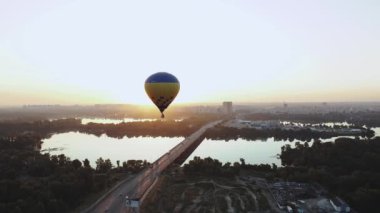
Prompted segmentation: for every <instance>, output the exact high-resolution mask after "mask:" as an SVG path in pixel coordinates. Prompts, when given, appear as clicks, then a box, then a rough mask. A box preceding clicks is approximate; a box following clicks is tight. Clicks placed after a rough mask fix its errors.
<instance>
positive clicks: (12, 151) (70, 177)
mask: <svg viewBox="0 0 380 213" xmlns="http://www.w3.org/2000/svg"><path fill="white" fill-rule="evenodd" d="M39 143H40V138H39V137H35V136H30V135H23V136H17V137H13V138H8V137H0V171H1V172H0V212H2V213H8V212H9V213H18V212H31V213H34V212H35V213H44V212H49V213H50V212H68V211H70V210H73V209H74V208H76V207H77V206H79V205H80V204H81V202H83V200H84V199H85V198H86V197H87V196H88V195H90V194H93V193H96V192H99V191H102V190H105V189H106V188H108V187H110V186H111V185H113V184H114V183H115V182H116V181H117V180H118V179H119V178H120V176H121V173H124V176H125V173H126V172H138V171H141V170H142V169H144V168H145V167H147V166H148V165H149V163H148V162H146V161H141V160H130V161H127V162H123V163H122V165H121V166H120V165H119V162H118V165H117V167H116V168H115V167H114V165H112V163H111V161H110V160H109V159H106V160H103V159H101V158H100V159H98V160H97V161H96V168H95V169H94V168H92V167H91V166H90V162H89V161H88V160H87V159H85V160H84V161H83V162H82V161H80V160H78V159H75V160H71V159H70V158H68V157H66V156H65V155H58V156H56V155H53V156H50V155H48V154H44V155H42V154H40V153H39V152H38V151H34V148H33V147H34V144H39Z"/></svg>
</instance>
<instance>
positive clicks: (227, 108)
mask: <svg viewBox="0 0 380 213" xmlns="http://www.w3.org/2000/svg"><path fill="white" fill-rule="evenodd" d="M222 109H223V113H224V114H232V112H233V110H232V102H231V101H225V102H223V108H222Z"/></svg>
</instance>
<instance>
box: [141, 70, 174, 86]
mask: <svg viewBox="0 0 380 213" xmlns="http://www.w3.org/2000/svg"><path fill="white" fill-rule="evenodd" d="M145 83H179V82H178V79H177V78H176V77H175V76H174V75H172V74H170V73H167V72H158V73H155V74H153V75H151V76H149V78H148V79H146V81H145Z"/></svg>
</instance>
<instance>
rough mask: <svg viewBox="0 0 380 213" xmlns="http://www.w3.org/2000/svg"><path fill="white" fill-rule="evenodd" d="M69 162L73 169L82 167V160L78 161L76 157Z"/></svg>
mask: <svg viewBox="0 0 380 213" xmlns="http://www.w3.org/2000/svg"><path fill="white" fill-rule="evenodd" d="M71 164H72V165H73V167H74V169H79V168H81V167H82V162H80V160H78V159H75V160H73V161H72V162H71Z"/></svg>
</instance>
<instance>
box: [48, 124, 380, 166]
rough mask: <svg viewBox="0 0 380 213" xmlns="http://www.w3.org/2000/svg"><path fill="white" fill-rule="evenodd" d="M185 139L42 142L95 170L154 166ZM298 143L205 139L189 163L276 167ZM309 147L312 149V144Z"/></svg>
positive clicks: (74, 136) (64, 137)
mask: <svg viewBox="0 0 380 213" xmlns="http://www.w3.org/2000/svg"><path fill="white" fill-rule="evenodd" d="M373 130H374V131H375V132H376V136H380V128H374V129H373ZM336 138H339V137H334V138H330V139H323V140H322V142H326V141H334V140H335V139H336ZM351 138H354V137H351ZM183 139H184V138H183V137H174V138H168V137H156V138H154V137H134V138H128V137H124V138H122V139H117V138H112V137H108V136H106V135H102V136H100V137H97V136H95V135H88V134H84V133H78V132H69V133H61V134H55V135H53V136H52V137H51V138H49V139H45V140H43V144H42V147H41V152H42V153H46V152H49V153H50V154H52V155H58V154H65V155H66V156H68V157H70V158H71V159H72V160H74V159H79V160H81V161H83V160H84V159H85V158H87V159H88V160H90V162H91V165H92V166H93V167H94V166H95V161H96V160H97V159H98V158H99V157H102V158H103V159H107V158H109V159H110V160H111V161H112V163H113V164H114V165H116V161H117V160H120V162H123V161H127V160H129V159H136V160H137V159H141V160H144V159H145V160H147V161H149V162H154V161H155V160H157V159H158V158H159V157H160V156H161V155H163V154H165V153H166V152H167V151H169V150H170V149H171V148H173V147H174V146H175V145H177V144H178V143H180V142H181V141H182V140H183ZM295 142H296V141H293V142H289V141H274V139H273V138H268V139H266V140H264V141H262V140H254V141H247V140H244V139H238V140H236V141H234V140H230V141H228V142H225V141H223V140H207V139H205V140H204V141H203V142H202V143H201V144H200V145H199V147H198V148H197V149H196V150H195V151H194V152H193V153H192V154H191V156H190V157H189V158H188V159H187V160H186V162H188V161H189V160H191V159H193V158H194V156H200V157H202V158H204V157H212V158H215V159H218V160H220V161H221V162H223V163H226V162H231V163H233V162H236V161H239V160H240V158H244V159H245V162H246V163H250V164H261V163H264V164H265V163H267V164H272V163H275V164H276V165H278V166H280V165H281V160H280V159H277V154H280V152H281V147H282V146H284V145H285V144H291V146H294V144H295ZM301 143H303V142H301ZM309 145H312V143H311V142H310V143H309Z"/></svg>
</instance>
